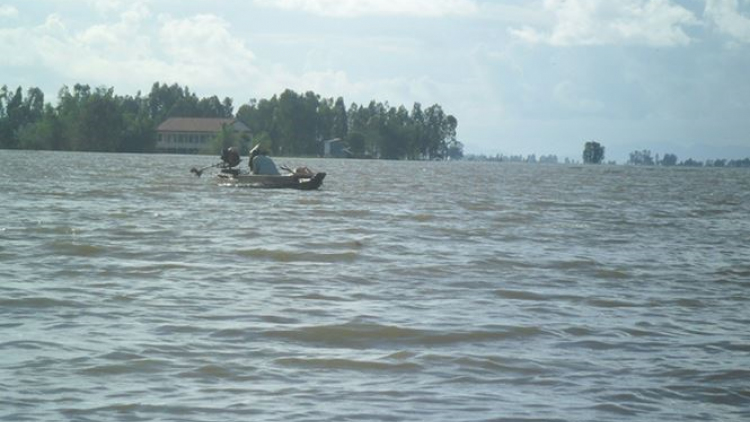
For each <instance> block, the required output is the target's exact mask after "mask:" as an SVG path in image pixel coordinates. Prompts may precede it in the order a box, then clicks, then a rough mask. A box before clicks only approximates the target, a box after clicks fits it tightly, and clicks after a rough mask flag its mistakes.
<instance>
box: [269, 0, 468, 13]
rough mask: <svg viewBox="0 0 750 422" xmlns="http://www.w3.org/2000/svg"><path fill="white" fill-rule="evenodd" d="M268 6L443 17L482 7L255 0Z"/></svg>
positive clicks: (442, 2)
mask: <svg viewBox="0 0 750 422" xmlns="http://www.w3.org/2000/svg"><path fill="white" fill-rule="evenodd" d="M255 3H256V4H258V5H260V6H264V7H275V8H279V9H283V10H297V11H303V12H307V13H312V14H315V15H320V16H331V17H357V16H367V15H381V16H382V15H386V16H422V17H443V16H450V15H471V14H474V13H476V12H477V11H478V6H477V4H476V3H475V1H474V0H397V1H396V0H394V1H382V0H255Z"/></svg>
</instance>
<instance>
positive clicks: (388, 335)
mask: <svg viewBox="0 0 750 422" xmlns="http://www.w3.org/2000/svg"><path fill="white" fill-rule="evenodd" d="M543 333H544V331H543V330H542V329H540V328H538V327H521V326H509V327H505V326H503V327H488V329H486V330H479V331H447V332H440V331H434V330H425V329H416V328H403V327H396V326H387V325H378V324H361V323H348V324H343V325H327V326H311V327H303V328H300V329H297V330H290V331H266V332H265V333H264V334H265V335H267V336H271V337H280V338H284V339H288V340H292V341H300V342H309V343H325V344H334V345H340V346H349V347H377V346H379V345H386V344H387V345H392V344H394V343H396V344H417V345H432V346H439V345H449V344H457V343H476V342H492V341H502V340H511V339H519V338H530V337H534V336H537V335H540V334H543Z"/></svg>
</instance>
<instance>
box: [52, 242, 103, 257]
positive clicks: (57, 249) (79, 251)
mask: <svg viewBox="0 0 750 422" xmlns="http://www.w3.org/2000/svg"><path fill="white" fill-rule="evenodd" d="M50 248H51V249H52V251H53V252H54V253H55V254H58V255H66V256H81V257H92V256H97V255H101V254H103V253H105V251H106V249H105V248H104V247H101V246H96V245H91V244H87V243H75V242H67V241H55V242H52V244H50Z"/></svg>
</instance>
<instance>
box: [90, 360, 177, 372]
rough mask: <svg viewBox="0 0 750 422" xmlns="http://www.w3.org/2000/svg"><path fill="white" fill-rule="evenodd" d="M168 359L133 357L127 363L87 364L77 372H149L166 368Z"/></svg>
mask: <svg viewBox="0 0 750 422" xmlns="http://www.w3.org/2000/svg"><path fill="white" fill-rule="evenodd" d="M168 366H169V361H166V360H160V359H135V360H129V361H128V362H127V363H117V364H104V365H95V366H89V367H86V368H83V369H81V370H80V371H79V372H80V373H81V374H83V375H89V376H102V375H126V374H151V373H155V372H159V371H161V370H163V369H166V368H167V367H168Z"/></svg>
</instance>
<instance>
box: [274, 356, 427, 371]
mask: <svg viewBox="0 0 750 422" xmlns="http://www.w3.org/2000/svg"><path fill="white" fill-rule="evenodd" d="M274 362H275V363H277V364H279V365H284V366H294V367H303V368H314V369H332V370H337V369H339V370H351V371H404V372H406V371H408V372H415V371H419V370H421V369H422V367H421V366H420V365H418V364H416V363H412V362H397V363H390V362H379V361H368V360H353V359H343V358H280V359H276V360H275V361H274Z"/></svg>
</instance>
